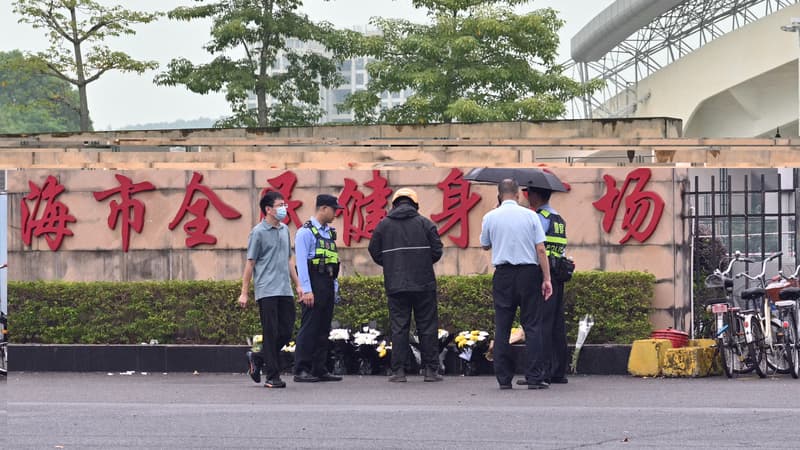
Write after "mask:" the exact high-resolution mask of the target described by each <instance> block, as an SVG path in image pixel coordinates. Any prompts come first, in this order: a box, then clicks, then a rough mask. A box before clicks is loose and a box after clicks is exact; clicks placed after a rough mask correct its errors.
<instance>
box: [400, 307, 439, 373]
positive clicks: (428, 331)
mask: <svg viewBox="0 0 800 450" xmlns="http://www.w3.org/2000/svg"><path fill="white" fill-rule="evenodd" d="M388 297H389V320H390V321H391V323H392V371H393V372H395V373H397V372H398V371H399V370H401V369H403V368H404V366H405V363H406V361H407V360H408V351H409V343H408V339H409V338H408V331H409V327H410V325H411V313H412V311H413V313H414V320H415V321H416V323H417V336H418V337H419V347H420V352H421V353H422V355H421V359H422V364H421V366H422V367H424V368H427V369H430V370H433V371H438V370H439V357H438V353H439V342H438V340H439V315H438V311H437V305H436V291H422V292H398V293H396V294H392V295H389V296H388Z"/></svg>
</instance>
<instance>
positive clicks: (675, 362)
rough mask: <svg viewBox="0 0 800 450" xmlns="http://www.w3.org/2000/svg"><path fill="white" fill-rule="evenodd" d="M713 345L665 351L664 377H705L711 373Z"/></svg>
mask: <svg viewBox="0 0 800 450" xmlns="http://www.w3.org/2000/svg"><path fill="white" fill-rule="evenodd" d="M714 350H715V349H714V348H713V347H683V348H673V349H669V350H667V352H666V356H665V363H664V367H663V368H662V373H663V374H664V376H665V377H695V378H696V377H705V376H708V375H709V374H711V373H713V369H712V367H713V363H714V361H713V358H714Z"/></svg>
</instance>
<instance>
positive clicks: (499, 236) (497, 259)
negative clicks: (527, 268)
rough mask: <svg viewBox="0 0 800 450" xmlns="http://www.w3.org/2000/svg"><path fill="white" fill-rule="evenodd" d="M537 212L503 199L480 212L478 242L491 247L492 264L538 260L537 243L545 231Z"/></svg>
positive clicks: (528, 262) (516, 263) (541, 239)
mask: <svg viewBox="0 0 800 450" xmlns="http://www.w3.org/2000/svg"><path fill="white" fill-rule="evenodd" d="M537 216H538V214H536V213H535V212H533V211H531V210H530V209H528V208H525V207H523V206H520V205H519V204H518V203H517V202H516V201H514V200H506V201H504V202H503V203H502V204H501V205H500V206H499V207H497V208H495V209H493V210H491V211H489V212H488V213H486V215H485V216H483V222H482V225H481V246H483V247H491V248H492V265H494V266H499V265H501V264H514V265H519V264H539V257H538V255H537V253H536V244H541V243H543V242H544V239H545V235H544V230H543V229H542V223H541V221H540V220H539V219H538V218H537Z"/></svg>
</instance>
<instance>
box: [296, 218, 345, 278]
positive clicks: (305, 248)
mask: <svg viewBox="0 0 800 450" xmlns="http://www.w3.org/2000/svg"><path fill="white" fill-rule="evenodd" d="M311 225H314V227H316V229H317V231H319V235H320V236H322V237H324V238H326V239H330V237H331V227H330V226H329V225H325V226H324V227H323V226H322V224H321V223H319V220H317V218H316V217H311ZM294 249H295V255H296V258H297V261H296V262H295V265H296V266H297V276H298V278H300V286H301V287H302V288H303V292H312V291H311V277H310V276H309V274H308V260H310V259H313V258H314V253H315V252H316V249H317V238H315V237H314V233H312V232H311V230H310V229H309V228H306V227H301V228H299V229H298V230H297V234H296V235H295V237H294ZM333 286H334V290H335V291H336V292H339V280H334V281H333Z"/></svg>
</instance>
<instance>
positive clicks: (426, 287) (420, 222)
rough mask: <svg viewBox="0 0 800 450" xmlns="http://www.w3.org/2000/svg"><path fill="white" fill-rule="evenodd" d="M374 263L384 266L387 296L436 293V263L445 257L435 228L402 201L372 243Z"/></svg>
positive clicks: (374, 233)
mask: <svg viewBox="0 0 800 450" xmlns="http://www.w3.org/2000/svg"><path fill="white" fill-rule="evenodd" d="M369 254H370V256H372V260H373V261H375V262H376V263H377V264H378V265H381V266H383V278H384V280H383V281H384V285H385V286H386V294H387V295H392V294H396V293H398V292H420V291H434V290H436V276H435V275H434V273H433V264H434V263H435V262H436V261H439V259H440V258H441V257H442V240H441V239H439V233H438V231H437V230H436V225H435V224H434V223H433V222H431V220H430V219H428V218H427V217H423V216H421V215H420V214H419V212H417V210H416V208H414V207H413V206H412V205H411V204H409V203H406V202H402V203H400V204H399V205H397V206H396V207H394V208H392V210H391V212H389V215H387V216H386V217H384V218H383V220H381V222H380V223H379V224H378V226H377V227H376V228H375V231H373V232H372V239H371V240H370V241H369Z"/></svg>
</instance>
